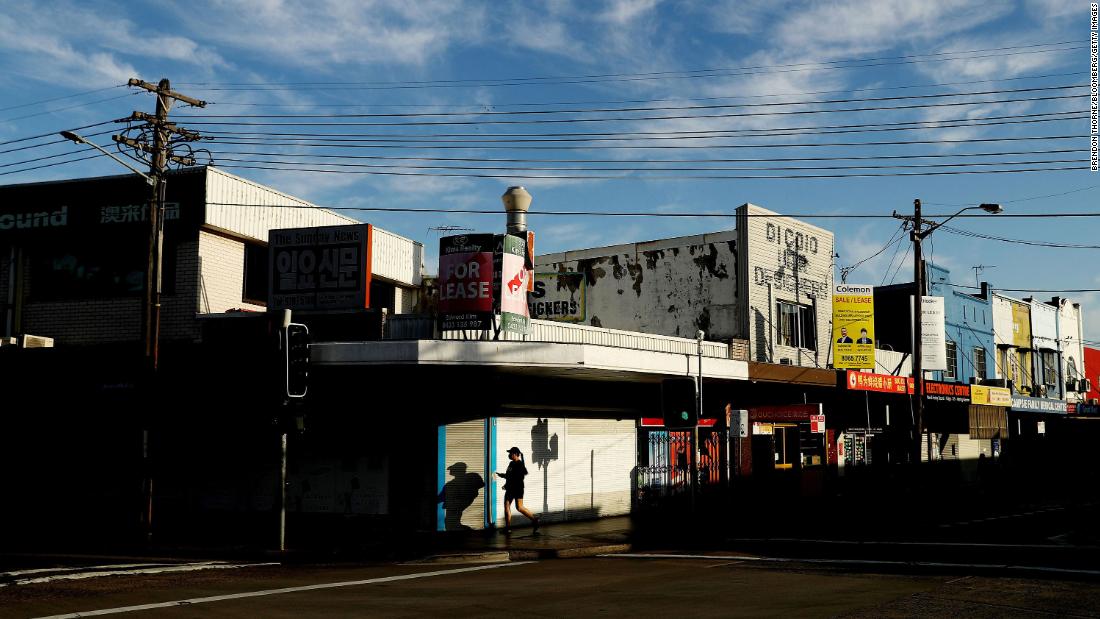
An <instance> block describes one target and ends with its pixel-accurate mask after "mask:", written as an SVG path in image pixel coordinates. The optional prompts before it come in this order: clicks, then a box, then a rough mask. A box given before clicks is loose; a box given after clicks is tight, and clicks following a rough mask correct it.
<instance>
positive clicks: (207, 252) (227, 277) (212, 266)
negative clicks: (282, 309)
mask: <svg viewBox="0 0 1100 619" xmlns="http://www.w3.org/2000/svg"><path fill="white" fill-rule="evenodd" d="M198 260H199V262H200V264H201V273H202V279H201V282H200V283H201V285H200V288H199V311H200V312H201V313H204V314H206V313H221V312H225V311H226V310H230V309H237V308H243V309H250V310H256V311H261V312H262V311H264V310H265V309H266V308H264V307H263V306H260V305H253V304H251V303H245V302H244V301H243V298H244V243H243V242H241V241H238V240H234V239H230V238H226V237H223V236H218V235H215V234H211V233H209V232H205V231H200V232H199V253H198ZM264 268H266V266H265V267H264Z"/></svg>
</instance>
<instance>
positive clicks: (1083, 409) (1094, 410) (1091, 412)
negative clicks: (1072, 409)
mask: <svg viewBox="0 0 1100 619" xmlns="http://www.w3.org/2000/svg"><path fill="white" fill-rule="evenodd" d="M1077 414H1078V415H1081V416H1082V417H1100V404H1078V405H1077Z"/></svg>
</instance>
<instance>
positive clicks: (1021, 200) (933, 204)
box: [924, 185, 1100, 206]
mask: <svg viewBox="0 0 1100 619" xmlns="http://www.w3.org/2000/svg"><path fill="white" fill-rule="evenodd" d="M1097 188H1100V185H1089V186H1088V187H1079V188H1077V189H1070V190H1069V191H1062V192H1060V193H1048V194H1045V195H1041V196H1030V197H1027V198H1016V199H1015V200H999V201H998V203H999V204H1015V203H1017V202H1030V201H1032V200H1042V199H1044V198H1060V197H1062V196H1068V195H1070V194H1074V193H1080V192H1082V191H1088V190H1090V189H1097ZM924 204H927V205H929V206H973V205H974V204H975V202H969V203H959V204H953V203H947V202H925V203H924Z"/></svg>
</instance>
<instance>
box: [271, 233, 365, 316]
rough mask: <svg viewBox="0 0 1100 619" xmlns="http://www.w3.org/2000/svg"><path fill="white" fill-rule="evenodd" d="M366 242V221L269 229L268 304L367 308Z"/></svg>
mask: <svg viewBox="0 0 1100 619" xmlns="http://www.w3.org/2000/svg"><path fill="white" fill-rule="evenodd" d="M370 243H371V226H370V224H352V225H349V226H324V227H317V228H288V229H282V230H271V231H270V232H269V233H268V249H269V260H270V269H269V273H270V280H269V284H270V285H269V288H268V291H269V292H268V308H270V309H302V310H329V309H357V308H365V307H369V306H370V281H371V261H370Z"/></svg>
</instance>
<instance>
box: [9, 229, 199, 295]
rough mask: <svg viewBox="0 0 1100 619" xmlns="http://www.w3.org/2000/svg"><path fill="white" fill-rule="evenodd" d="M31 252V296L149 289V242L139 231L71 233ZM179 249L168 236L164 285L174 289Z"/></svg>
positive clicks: (131, 292) (126, 292) (163, 288)
mask: <svg viewBox="0 0 1100 619" xmlns="http://www.w3.org/2000/svg"><path fill="white" fill-rule="evenodd" d="M48 247H49V249H44V250H40V251H35V252H34V253H32V255H31V257H30V270H31V274H30V280H31V285H30V291H29V292H30V297H31V300H32V301H36V302H37V301H79V300H84V299H103V298H111V297H140V296H141V295H142V294H143V293H144V291H145V268H146V266H147V263H148V259H149V254H148V252H149V246H148V241H147V240H146V239H145V237H143V236H140V235H128V236H123V235H104V236H99V237H95V238H94V239H93V238H91V237H88V238H82V239H66V240H65V241H64V242H59V243H53V244H49V245H48ZM176 249H177V246H176V244H174V243H170V242H165V244H164V253H163V256H162V258H161V280H162V284H161V291H162V293H163V294H165V295H171V294H174V293H175V284H176Z"/></svg>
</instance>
